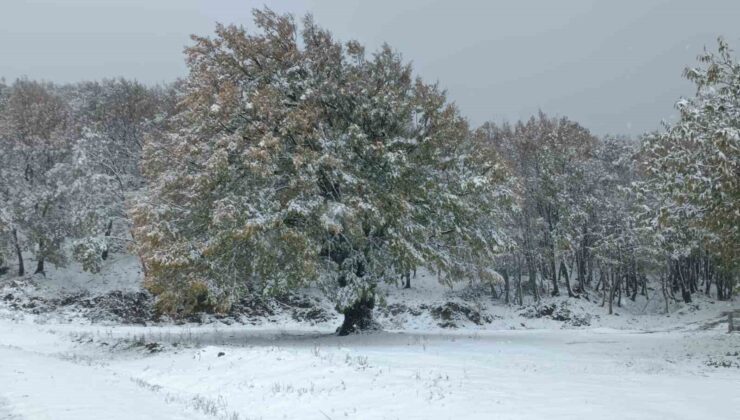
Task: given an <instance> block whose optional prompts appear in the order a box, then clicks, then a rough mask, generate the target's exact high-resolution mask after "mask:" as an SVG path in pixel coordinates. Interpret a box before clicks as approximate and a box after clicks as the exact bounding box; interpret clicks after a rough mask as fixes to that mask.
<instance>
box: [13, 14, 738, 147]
mask: <svg viewBox="0 0 740 420" xmlns="http://www.w3.org/2000/svg"><path fill="white" fill-rule="evenodd" d="M263 4H267V5H268V6H270V7H272V8H273V9H275V10H277V11H280V12H290V13H293V14H294V15H296V16H302V15H303V14H305V13H307V12H310V13H312V14H313V15H314V17H315V19H316V21H317V22H318V23H319V24H320V25H322V26H324V27H326V28H328V29H330V30H331V31H332V32H333V33H334V34H335V35H336V36H337V37H338V38H339V39H342V40H349V39H357V40H359V41H361V42H362V43H364V44H366V45H367V46H368V47H370V48H376V47H377V46H378V45H380V44H381V43H382V42H384V41H385V42H388V43H390V44H391V45H392V46H393V47H394V48H396V49H397V50H399V51H400V52H401V53H402V54H403V55H404V57H405V58H406V59H408V60H411V61H412V62H413V63H414V68H415V70H416V72H417V73H418V74H420V75H421V76H422V77H424V78H425V79H426V80H429V81H434V80H439V81H440V82H441V84H442V86H444V87H446V88H447V90H448V92H449V96H450V98H451V99H452V100H453V101H455V102H456V103H457V104H458V105H459V106H460V108H461V109H462V111H463V113H464V114H465V115H467V116H468V118H469V119H470V121H471V122H472V123H473V124H474V125H478V124H480V123H482V122H484V121H486V120H494V121H502V120H509V121H514V120H517V119H520V118H527V117H528V116H529V115H531V114H533V113H536V112H537V110H538V109H542V110H543V111H545V112H547V113H549V114H554V115H560V116H568V117H570V118H571V119H574V120H576V121H579V122H581V123H582V124H583V125H585V126H586V127H588V128H590V129H591V130H592V131H593V132H594V133H596V134H607V133H611V134H620V133H623V134H639V133H641V132H644V131H647V130H653V129H656V128H659V126H660V121H661V120H663V119H670V118H671V116H672V115H674V110H673V103H674V102H675V101H676V99H678V97H679V96H681V95H691V94H692V93H693V89H692V87H691V85H690V84H689V83H688V82H686V81H684V80H683V79H682V78H681V72H682V70H683V68H684V67H685V66H686V65H692V64H694V63H695V59H696V56H697V54H699V53H700V52H701V51H702V49H703V47H704V46H708V47H710V48H714V47H715V45H716V42H715V39H716V38H717V36H719V35H722V36H724V37H725V38H726V39H727V40H728V41H729V42H730V44H731V45H732V46H734V47H735V48H737V49H740V0H701V1H700V0H634V1H632V0H621V1H606V0H560V1H553V0H516V1H515V0H509V1H499V0H488V1H486V0H479V1H465V0H455V1H452V0H449V1H441V0H438V1H435V0H393V1H387V0H373V1H360V0H316V1H311V0H287V1H276V2H266V1H251V0H56V1H53V0H2V6H1V7H0V77H5V79H6V80H8V81H12V80H13V79H15V78H17V77H20V76H28V77H29V78H35V79H45V80H51V81H56V82H71V81H79V80H84V79H99V78H103V77H113V76H124V77H129V78H136V79H139V80H141V81H143V82H147V83H156V82H163V81H171V80H173V79H175V78H176V77H182V76H185V75H186V68H185V64H184V60H183V54H182V50H183V47H184V46H185V45H187V44H188V43H189V42H190V41H189V34H191V33H196V34H209V33H211V32H212V30H213V27H214V22H216V21H219V22H222V23H240V24H244V25H245V26H247V28H249V27H250V26H251V21H250V9H251V8H253V7H261V6H262V5H263Z"/></svg>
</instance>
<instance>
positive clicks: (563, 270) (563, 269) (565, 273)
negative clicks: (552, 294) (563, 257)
mask: <svg viewBox="0 0 740 420" xmlns="http://www.w3.org/2000/svg"><path fill="white" fill-rule="evenodd" d="M560 273H561V274H562V276H563V277H564V278H565V288H566V289H567V290H568V297H573V296H574V294H573V290H572V289H571V288H570V277H569V276H568V267H566V266H565V262H564V261H560Z"/></svg>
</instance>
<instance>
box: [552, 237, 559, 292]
mask: <svg viewBox="0 0 740 420" xmlns="http://www.w3.org/2000/svg"><path fill="white" fill-rule="evenodd" d="M551 252H552V254H551V255H550V271H551V272H552V273H551V274H550V275H551V276H552V295H553V296H559V295H560V290H559V289H558V272H557V270H556V269H555V245H553V246H552V251H551Z"/></svg>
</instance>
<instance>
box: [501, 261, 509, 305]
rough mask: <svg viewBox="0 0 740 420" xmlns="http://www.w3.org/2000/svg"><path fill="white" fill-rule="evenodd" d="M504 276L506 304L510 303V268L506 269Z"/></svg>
mask: <svg viewBox="0 0 740 420" xmlns="http://www.w3.org/2000/svg"><path fill="white" fill-rule="evenodd" d="M502 274H503V276H504V294H505V295H504V296H505V298H504V300H505V302H506V304H507V305H508V304H509V270H506V269H504V272H503V273H502Z"/></svg>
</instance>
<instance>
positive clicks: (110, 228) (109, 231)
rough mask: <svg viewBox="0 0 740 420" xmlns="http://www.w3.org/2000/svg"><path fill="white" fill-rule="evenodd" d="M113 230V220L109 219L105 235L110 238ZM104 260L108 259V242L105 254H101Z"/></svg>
mask: <svg viewBox="0 0 740 420" xmlns="http://www.w3.org/2000/svg"><path fill="white" fill-rule="evenodd" d="M112 231H113V220H109V221H108V226H107V227H106V228H105V237H106V238H108V237H109V236H110V235H111V232H112ZM100 257H101V258H102V259H103V261H105V260H107V259H108V244H107V243H106V245H105V249H104V250H103V254H102V255H101V256H100Z"/></svg>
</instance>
